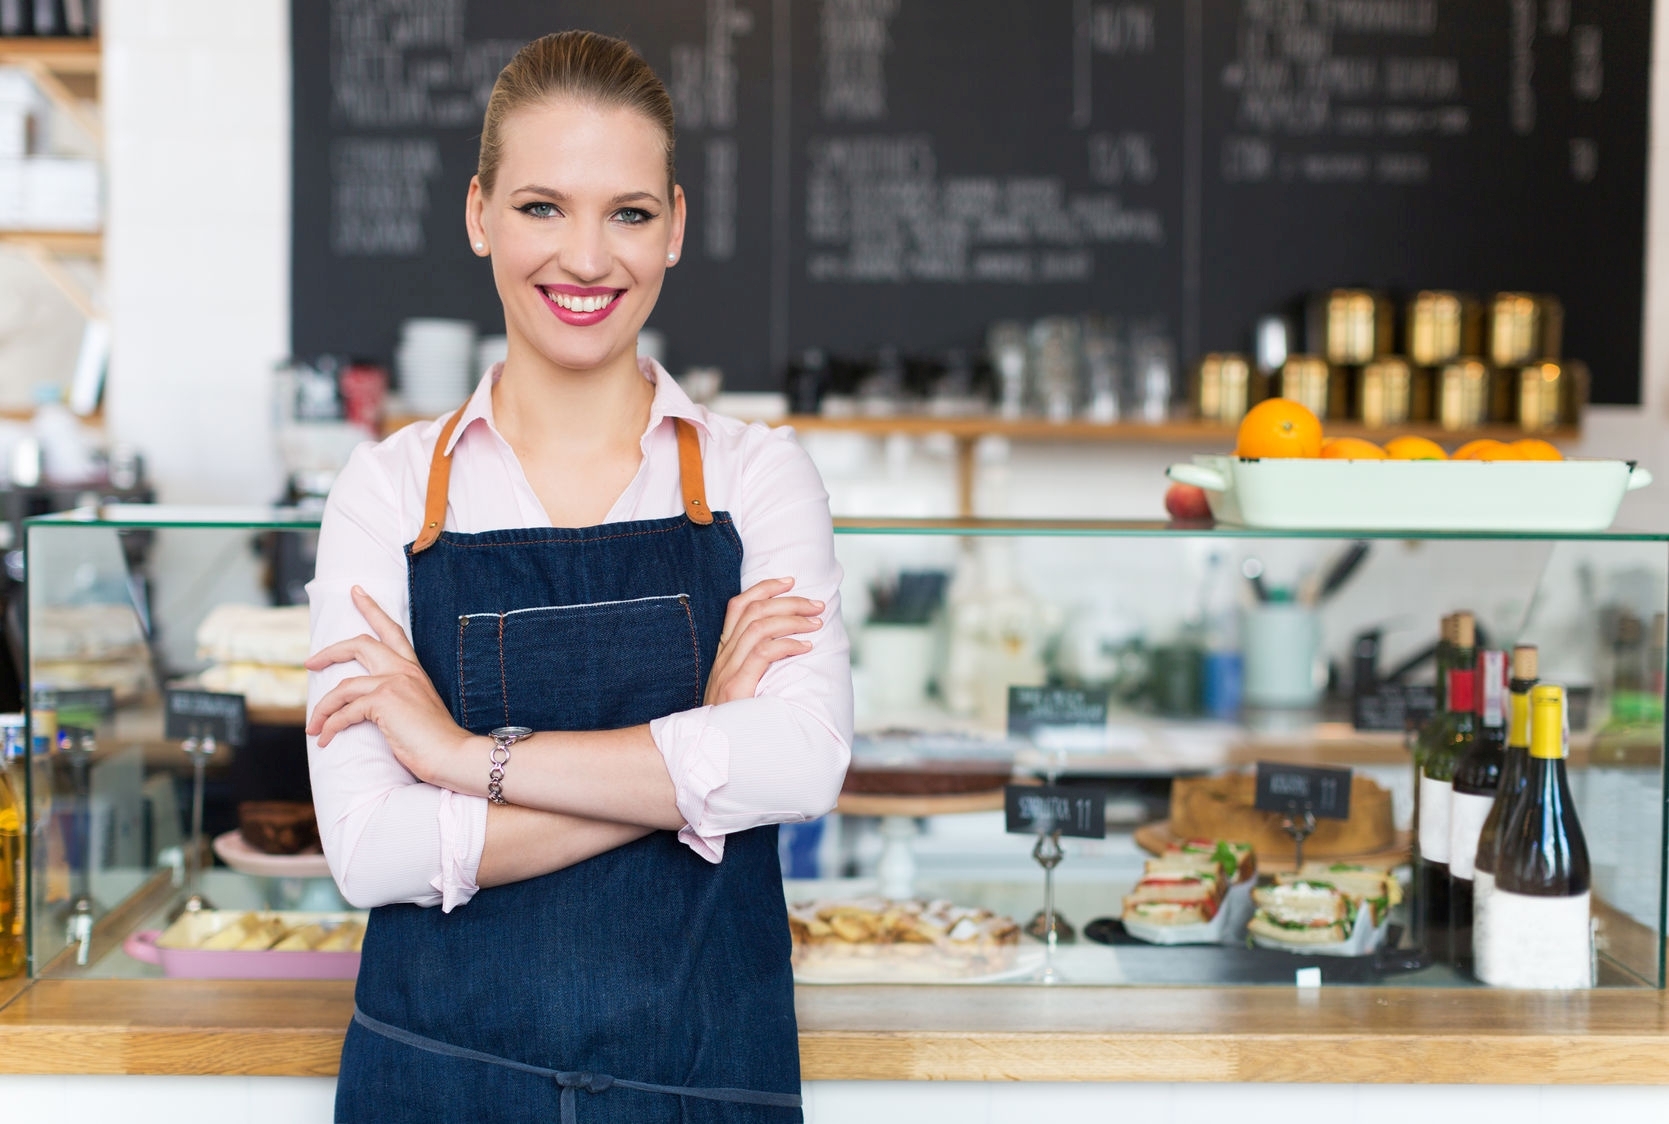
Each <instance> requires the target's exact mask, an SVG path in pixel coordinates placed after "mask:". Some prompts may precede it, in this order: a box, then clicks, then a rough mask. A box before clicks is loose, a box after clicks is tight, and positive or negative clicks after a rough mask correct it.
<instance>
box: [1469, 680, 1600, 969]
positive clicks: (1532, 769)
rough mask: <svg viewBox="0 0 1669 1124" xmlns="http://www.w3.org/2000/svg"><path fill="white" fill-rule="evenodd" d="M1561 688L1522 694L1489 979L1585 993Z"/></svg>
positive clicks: (1586, 924)
mask: <svg viewBox="0 0 1669 1124" xmlns="http://www.w3.org/2000/svg"><path fill="white" fill-rule="evenodd" d="M1567 738H1568V734H1567V732H1566V729H1565V691H1564V688H1562V687H1553V686H1548V685H1546V684H1544V685H1542V686H1539V687H1536V688H1535V689H1534V690H1532V691H1531V692H1530V757H1529V760H1528V762H1527V764H1526V774H1525V785H1524V793H1523V795H1522V796H1521V797H1520V799H1519V800H1518V801H1517V803H1516V805H1515V806H1514V808H1513V810H1512V814H1511V815H1510V816H1509V818H1508V819H1507V822H1506V824H1505V826H1504V827H1503V828H1502V831H1501V840H1500V846H1499V850H1498V852H1497V855H1496V870H1495V890H1494V892H1493V893H1491V894H1490V902H1489V928H1490V953H1489V960H1490V976H1491V979H1490V982H1491V983H1493V984H1496V985H1498V986H1500V987H1518V988H1531V987H1535V988H1585V987H1592V986H1593V983H1594V969H1593V963H1594V961H1593V955H1594V954H1593V928H1592V920H1591V914H1590V900H1589V886H1590V884H1591V872H1590V869H1589V866H1588V844H1587V841H1586V840H1585V839H1584V838H1583V836H1582V825H1581V823H1580V822H1578V820H1577V816H1576V802H1575V801H1574V800H1572V799H1571V792H1570V779H1569V777H1568V776H1567V775H1566V771H1565V757H1566V744H1565V743H1566V740H1567Z"/></svg>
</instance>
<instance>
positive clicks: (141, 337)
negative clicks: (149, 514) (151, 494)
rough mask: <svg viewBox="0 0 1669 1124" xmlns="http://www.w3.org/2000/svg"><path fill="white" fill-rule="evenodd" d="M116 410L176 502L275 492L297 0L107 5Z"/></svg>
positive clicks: (122, 430) (117, 425)
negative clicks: (275, 400)
mask: <svg viewBox="0 0 1669 1124" xmlns="http://www.w3.org/2000/svg"><path fill="white" fill-rule="evenodd" d="M103 13H104V33H103V34H104V88H103V92H102V93H103V105H104V115H105V137H106V144H105V147H106V162H107V168H108V176H109V220H108V228H107V236H106V238H105V276H106V283H105V285H106V294H107V299H108V302H109V307H110V310H111V316H112V351H111V373H110V385H109V393H108V397H107V401H106V407H105V414H106V418H107V421H108V426H109V429H110V431H111V435H112V437H113V438H114V439H115V440H119V441H126V442H130V443H132V444H133V445H135V446H137V447H138V448H139V449H141V450H142V451H143V452H144V454H145V457H146V459H147V461H148V463H149V465H150V469H151V473H152V476H153V478H154V480H155V482H156V485H157V487H158V490H159V491H160V493H161V495H162V497H163V498H164V499H166V500H168V501H170V502H181V503H193V502H201V503H214V502H239V503H250V502H261V501H267V500H272V499H276V498H277V495H278V492H277V489H278V487H279V486H280V484H281V480H280V477H279V472H278V467H277V463H276V460H275V456H274V452H273V437H272V432H271V427H270V426H269V425H268V421H267V419H268V417H269V409H268V399H269V393H268V387H269V380H270V372H271V369H272V366H273V363H274V362H275V361H276V360H278V359H280V358H282V357H283V356H284V354H285V353H286V351H287V350H288V347H289V336H290V311H289V305H290V250H289V241H290V214H289V207H290V50H289V42H290V27H289V7H288V5H287V4H286V3H285V2H284V0H238V2H237V3H231V4H228V3H224V2H223V0H107V2H106V3H105V4H104V5H103Z"/></svg>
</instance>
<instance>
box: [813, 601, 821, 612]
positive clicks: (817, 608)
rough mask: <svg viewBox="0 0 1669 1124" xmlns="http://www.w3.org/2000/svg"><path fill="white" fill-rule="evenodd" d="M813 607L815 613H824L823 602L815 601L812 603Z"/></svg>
mask: <svg viewBox="0 0 1669 1124" xmlns="http://www.w3.org/2000/svg"><path fill="white" fill-rule="evenodd" d="M811 607H812V609H813V610H814V611H816V612H819V613H821V612H822V611H823V602H821V601H813V602H812V603H811Z"/></svg>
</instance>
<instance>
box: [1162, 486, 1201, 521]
mask: <svg viewBox="0 0 1669 1124" xmlns="http://www.w3.org/2000/svg"><path fill="white" fill-rule="evenodd" d="M1165 511H1166V512H1167V513H1169V515H1170V517H1171V518H1172V519H1174V520H1175V521H1176V522H1178V523H1209V522H1211V503H1210V501H1209V500H1207V499H1206V496H1205V489H1204V488H1199V487H1196V486H1194V485H1193V484H1172V485H1171V486H1170V487H1169V488H1167V489H1166V490H1165Z"/></svg>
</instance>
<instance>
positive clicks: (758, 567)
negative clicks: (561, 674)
mask: <svg viewBox="0 0 1669 1124" xmlns="http://www.w3.org/2000/svg"><path fill="white" fill-rule="evenodd" d="M642 369H643V373H644V377H645V378H647V379H649V380H650V381H652V382H653V383H654V384H655V399H654V403H653V405H652V406H651V407H650V413H649V426H648V428H647V429H646V430H644V433H643V437H642V440H641V442H640V444H641V447H642V449H643V462H642V464H641V465H640V467H639V468H638V471H637V475H636V476H635V477H634V478H633V479H632V482H631V484H629V485H628V486H627V488H626V490H625V491H624V492H623V493H621V495H620V498H619V499H618V500H616V501H615V503H614V507H613V508H611V509H610V511H609V514H608V518H607V519H606V520H605V522H609V523H617V522H622V521H626V520H635V519H660V518H666V517H668V516H674V515H678V514H680V513H682V511H683V509H684V508H683V498H682V496H683V494H682V491H681V488H680V477H679V472H678V447H677V437H676V434H675V429H674V426H673V424H672V421H671V419H673V418H688V419H689V420H690V421H692V422H693V423H695V425H696V427H697V429H698V430H699V431H700V433H701V436H702V461H703V468H704V470H705V474H706V483H707V499H708V503H709V505H710V507H711V508H712V510H714V511H727V512H729V513H730V514H731V516H732V517H733V518H734V519H735V525H736V530H737V533H738V534H739V535H740V536H741V539H742V548H743V557H742V588H743V589H746V588H747V587H749V586H751V585H753V584H754V583H755V582H758V581H762V580H764V579H766V578H775V577H792V578H794V579H795V587H794V590H793V592H794V593H796V594H801V595H803V596H806V597H811V598H815V599H817V600H820V601H823V602H824V603H825V605H826V608H825V610H824V613H823V620H824V624H823V627H822V628H821V629H820V630H818V631H817V632H816V633H814V634H811V635H810V636H808V637H805V638H806V639H809V640H810V641H811V643H812V650H811V651H810V652H808V653H805V654H804V655H799V656H793V657H790V658H789V659H786V660H781V661H779V662H777V663H776V664H774V665H772V667H771V668H770V670H768V671H767V672H766V673H765V676H764V678H763V679H762V680H761V682H760V684H759V690H758V692H757V694H756V696H755V697H754V698H751V699H743V700H739V701H736V702H730V703H724V704H722V705H719V706H703V707H697V708H696V709H694V710H686V711H681V712H679V713H677V714H671V715H668V716H666V717H665V718H661V719H658V720H656V721H654V722H652V723H650V726H649V730H650V734H651V735H652V736H653V738H654V740H655V745H656V746H657V747H658V748H659V749H660V751H661V755H662V757H664V758H665V760H666V767H667V772H668V773H669V774H670V775H671V777H672V781H673V785H674V787H675V789H676V792H677V801H678V810H679V811H680V812H681V813H682V814H683V816H684V819H685V821H686V826H685V827H684V828H683V829H682V830H681V831H680V832H679V838H680V839H681V840H682V841H683V842H684V843H686V844H687V845H688V846H689V847H690V848H691V849H692V850H694V851H695V852H696V853H697V854H699V855H701V856H702V857H703V858H705V859H707V860H708V861H709V862H718V861H720V859H721V858H722V857H723V855H724V837H725V836H726V835H727V834H729V833H730V832H733V831H743V830H746V829H748V828H751V827H758V826H759V825H761V824H768V823H794V822H799V821H803V820H808V819H815V818H816V817H818V816H820V815H823V814H824V813H826V812H828V811H829V810H830V809H831V808H832V807H833V806H834V802H835V798H836V795H837V794H838V792H839V790H840V784H841V780H842V778H843V777H844V776H845V773H846V765H847V762H848V760H849V759H850V756H851V744H852V679H851V669H850V664H849V660H848V649H849V646H848V643H847V638H846V632H845V629H844V627H843V626H842V624H841V619H840V579H841V569H840V564H839V563H838V562H836V561H835V556H834V538H833V531H832V525H831V521H830V518H829V499H828V495H827V493H826V492H824V490H823V483H822V480H821V479H820V478H819V477H818V475H817V470H816V468H815V467H814V466H813V465H812V463H811V459H810V458H809V457H807V456H806V454H805V452H804V451H803V450H801V449H800V447H799V446H798V445H797V444H795V442H794V441H793V439H792V438H791V436H790V435H789V434H788V433H786V432H784V431H782V430H772V429H768V428H766V427H765V426H762V425H744V424H743V423H741V422H739V421H736V420H735V419H733V418H727V417H722V416H720V415H718V414H713V413H710V412H708V411H707V410H706V409H705V408H704V407H701V406H697V405H695V404H694V403H693V402H691V401H690V399H689V398H688V397H687V396H686V395H685V394H684V392H683V391H682V390H681V389H680V388H679V386H678V384H677V383H675V382H673V381H672V379H671V377H670V376H668V375H667V373H666V371H665V370H663V369H662V368H661V367H660V366H659V365H658V364H655V363H652V362H649V361H647V360H645V361H643V363H642ZM498 374H499V368H497V367H495V368H493V369H492V370H491V371H488V372H487V374H486V375H485V376H483V377H482V379H481V382H480V384H479V385H478V386H477V387H476V390H475V393H474V394H473V395H472V396H471V398H470V400H469V403H468V405H467V406H466V408H465V411H464V416H463V418H462V419H461V420H460V422H459V424H458V428H457V430H456V431H455V432H454V433H453V436H452V446H453V449H452V483H451V488H450V491H449V494H448V506H447V511H446V529H447V530H449V531H458V532H462V533H465V534H473V533H477V532H481V531H492V530H499V529H503V528H511V527H548V526H550V525H551V523H550V519H549V518H548V517H547V516H546V514H545V511H544V508H543V506H542V505H541V504H540V503H539V500H538V498H537V497H536V496H535V495H534V493H533V489H532V487H531V486H530V485H529V484H528V482H527V478H526V477H525V476H524V475H523V473H522V469H521V465H520V463H519V462H518V461H517V460H516V457H515V454H514V453H513V452H512V451H511V449H510V446H509V444H508V443H507V442H506V441H505V440H504V438H503V437H502V436H500V434H499V432H498V429H497V428H496V427H495V426H494V424H493V409H492V387H493V384H494V383H495V382H496V381H497V379H498ZM443 420H444V419H437V420H435V421H431V422H427V423H421V424H415V425H409V426H406V427H405V428H404V429H402V430H400V431H399V432H398V433H395V434H394V435H393V436H391V437H389V438H388V439H387V440H385V441H383V442H382V443H381V444H378V445H370V444H367V445H362V446H360V448H359V449H357V450H355V452H354V454H353V457H352V458H351V459H350V460H349V462H348V465H347V467H346V468H345V469H343V471H342V475H341V477H340V478H339V479H338V480H337V482H336V486H335V487H334V488H332V489H331V493H330V501H329V503H328V504H326V506H325V513H324V519H323V522H322V524H321V526H320V528H319V551H318V566H317V570H316V571H315V576H314V578H313V581H312V582H311V583H309V584H308V587H307V594H308V600H309V602H310V604H311V606H312V650H313V651H315V652H316V651H318V650H319V649H321V648H323V647H325V646H326V645H329V644H333V643H335V642H336V641H338V640H343V639H346V638H348V637H351V636H357V635H360V634H362V633H368V632H369V631H370V628H369V626H368V625H367V624H366V622H365V620H364V618H363V617H361V616H360V614H359V612H358V611H357V610H356V609H355V608H354V607H353V602H352V601H351V599H350V598H349V596H348V591H349V590H350V589H351V588H352V587H353V586H354V585H360V586H363V587H364V588H365V590H366V591H367V592H368V593H370V594H371V596H372V597H373V598H375V599H376V601H377V603H378V604H379V605H381V606H382V607H383V609H384V610H385V611H387V612H388V613H389V615H390V616H392V617H393V618H394V619H395V620H398V621H401V622H403V623H404V624H405V625H406V627H407V629H408V631H409V629H410V622H411V607H410V605H409V604H408V603H407V596H406V559H405V554H404V548H405V545H406V544H407V543H409V542H411V541H412V540H413V539H415V538H416V537H417V532H418V528H419V526H420V524H421V522H422V517H423V501H424V493H425V488H426V486H427V483H428V475H429V460H430V454H431V453H432V452H433V450H434V447H435V442H436V440H438V438H439V436H440V430H441V426H442V422H443ZM362 674H364V671H363V669H362V668H361V667H360V666H359V664H357V663H347V664H338V665H336V666H334V667H332V668H331V669H329V670H328V671H325V672H323V673H320V674H317V675H313V676H310V677H309V683H308V708H309V710H311V708H312V707H313V705H314V704H316V703H317V702H318V700H319V699H320V698H321V697H322V696H323V695H324V694H325V693H326V692H327V691H329V690H330V689H331V688H332V687H334V686H335V685H336V684H337V683H339V682H341V681H342V680H343V679H344V678H347V677H349V676H352V675H362ZM308 760H309V762H310V764H311V768H312V776H313V802H314V804H315V805H316V807H317V809H318V816H319V834H320V837H321V839H322V840H323V843H324V852H325V857H326V858H327V859H328V860H329V862H330V869H331V873H332V874H334V875H335V876H336V881H337V883H338V884H339V885H340V886H341V888H342V893H343V895H344V896H345V897H346V898H347V899H348V900H349V901H350V902H352V903H353V904H354V905H357V906H360V907H370V906H376V905H385V904H389V903H393V902H414V903H416V904H418V905H425V906H427V905H439V906H441V907H442V908H443V909H445V910H451V909H453V908H454V907H456V906H459V905H462V904H464V903H465V902H467V901H469V899H470V898H471V897H472V896H473V895H474V893H475V891H476V889H477V886H476V881H475V876H476V870H477V868H478V866H479V864H480V862H481V848H482V845H483V843H484V842H485V838H486V822H487V801H486V800H485V799H484V798H482V797H477V796H464V795H461V794H459V793H455V792H451V791H448V790H446V789H442V788H437V787H435V786H434V785H429V784H424V783H422V782H420V781H418V780H417V778H415V777H414V776H412V775H411V774H410V773H409V772H407V771H406V770H405V769H404V768H403V767H402V766H401V765H400V763H399V762H398V761H396V760H395V758H394V755H393V753H392V752H390V750H389V748H388V744H387V742H386V741H385V740H384V739H383V736H382V733H381V732H380V731H379V730H378V729H377V728H376V726H374V725H373V724H371V723H369V722H363V723H360V724H358V725H356V726H353V727H350V728H349V729H347V730H344V731H342V732H341V733H340V734H338V735H337V736H336V737H335V738H334V739H333V740H332V741H331V743H330V745H329V747H327V748H325V749H323V750H321V749H320V748H319V747H318V743H317V739H314V738H309V739H308Z"/></svg>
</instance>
